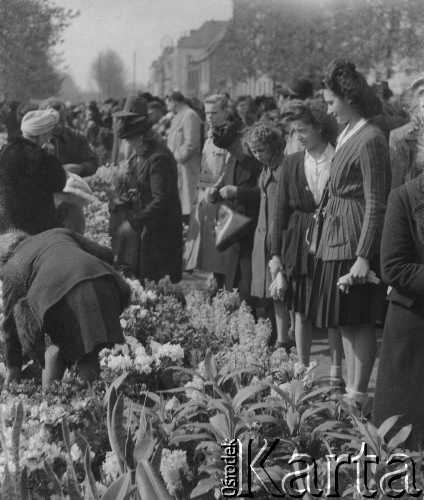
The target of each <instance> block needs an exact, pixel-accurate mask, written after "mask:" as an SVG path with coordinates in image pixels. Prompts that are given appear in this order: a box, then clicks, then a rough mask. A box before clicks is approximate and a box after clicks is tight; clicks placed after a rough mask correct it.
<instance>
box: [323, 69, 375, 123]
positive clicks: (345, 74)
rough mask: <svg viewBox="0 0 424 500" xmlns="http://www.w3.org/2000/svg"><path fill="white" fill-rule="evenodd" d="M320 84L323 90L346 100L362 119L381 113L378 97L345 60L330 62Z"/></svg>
mask: <svg viewBox="0 0 424 500" xmlns="http://www.w3.org/2000/svg"><path fill="white" fill-rule="evenodd" d="M321 83H322V86H323V87H324V88H326V89H328V90H331V91H332V92H333V93H334V94H336V95H337V96H338V97H340V98H342V99H344V100H346V102H347V103H348V104H349V105H350V106H352V108H354V109H355V110H356V111H357V112H358V113H359V114H360V115H361V116H362V117H363V118H372V117H373V116H377V115H379V114H380V113H381V112H382V111H383V104H382V102H381V101H380V98H379V97H378V95H377V94H376V93H375V92H374V90H373V89H372V88H371V87H370V86H369V85H368V83H367V81H366V80H365V78H364V77H363V76H362V75H361V73H359V72H358V71H356V66H355V65H354V64H353V63H351V62H350V61H347V60H346V59H335V60H334V61H332V62H331V63H330V64H329V66H328V68H327V73H326V75H325V77H324V79H323V80H322V82H321Z"/></svg>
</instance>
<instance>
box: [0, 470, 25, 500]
mask: <svg viewBox="0 0 424 500" xmlns="http://www.w3.org/2000/svg"><path fill="white" fill-rule="evenodd" d="M1 498H2V499H5V500H6V499H7V500H20V499H19V497H18V494H17V492H16V490H15V483H14V481H13V477H12V474H11V473H10V471H9V467H8V465H7V464H6V466H5V468H4V478H3V484H2V485H1Z"/></svg>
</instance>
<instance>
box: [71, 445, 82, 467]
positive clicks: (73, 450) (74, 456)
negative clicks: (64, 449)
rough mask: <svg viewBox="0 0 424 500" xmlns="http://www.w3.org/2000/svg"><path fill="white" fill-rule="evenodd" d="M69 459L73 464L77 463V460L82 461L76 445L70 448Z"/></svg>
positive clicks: (79, 450)
mask: <svg viewBox="0 0 424 500" xmlns="http://www.w3.org/2000/svg"><path fill="white" fill-rule="evenodd" d="M71 458H72V460H73V461H74V462H78V461H79V460H81V459H82V453H81V449H80V447H79V446H78V445H77V443H74V444H73V445H72V446H71Z"/></svg>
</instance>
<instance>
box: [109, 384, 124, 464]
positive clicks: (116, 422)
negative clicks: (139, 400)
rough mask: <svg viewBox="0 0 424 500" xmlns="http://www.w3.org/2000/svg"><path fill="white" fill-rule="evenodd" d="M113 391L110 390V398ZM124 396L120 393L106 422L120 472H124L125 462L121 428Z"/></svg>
mask: <svg viewBox="0 0 424 500" xmlns="http://www.w3.org/2000/svg"><path fill="white" fill-rule="evenodd" d="M112 394H113V391H112V392H111V399H112ZM111 399H109V401H111ZM123 413H124V396H123V394H120V395H119V396H118V399H117V400H116V403H115V406H114V407H113V410H112V415H111V420H110V423H108V435H109V442H110V446H111V448H112V450H113V451H114V452H115V453H116V456H117V457H118V459H119V466H120V469H121V473H123V472H124V463H125V433H124V428H123V421H124V417H123Z"/></svg>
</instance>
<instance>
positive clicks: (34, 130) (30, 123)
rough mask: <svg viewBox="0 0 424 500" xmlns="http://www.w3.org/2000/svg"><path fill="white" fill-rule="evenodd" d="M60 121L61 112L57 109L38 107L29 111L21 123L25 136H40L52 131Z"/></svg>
mask: <svg viewBox="0 0 424 500" xmlns="http://www.w3.org/2000/svg"><path fill="white" fill-rule="evenodd" d="M58 121H59V113H58V112H57V111H56V110H55V109H36V110H35V111H29V112H28V113H27V114H26V115H25V116H24V117H23V118H22V123H21V131H22V134H23V135H24V136H27V137H38V136H40V135H45V134H48V133H49V132H51V131H52V130H53V128H54V126H55V125H56V123H58Z"/></svg>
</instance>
